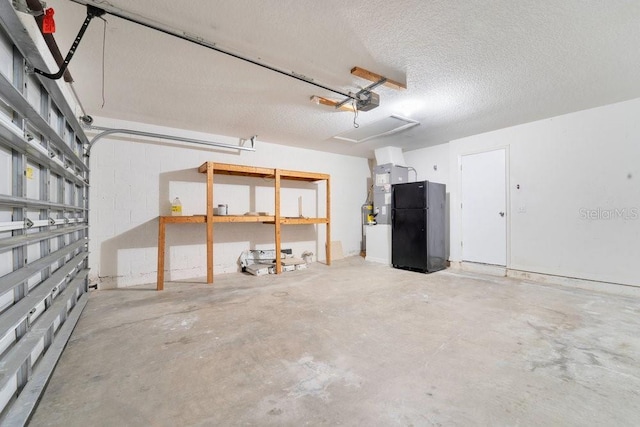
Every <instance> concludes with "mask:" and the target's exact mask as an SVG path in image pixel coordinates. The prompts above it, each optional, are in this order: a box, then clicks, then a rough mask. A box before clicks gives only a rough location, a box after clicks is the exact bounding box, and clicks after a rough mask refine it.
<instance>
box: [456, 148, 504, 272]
mask: <svg viewBox="0 0 640 427" xmlns="http://www.w3.org/2000/svg"><path fill="white" fill-rule="evenodd" d="M509 149H510V146H509V145H496V146H495V147H491V148H482V149H478V150H471V151H464V152H462V153H460V154H459V155H458V165H457V167H458V169H457V171H458V174H459V175H458V176H459V177H460V178H459V179H458V195H459V196H458V199H459V203H458V204H457V206H456V209H457V210H458V213H459V215H458V230H460V262H472V261H465V260H464V259H463V247H462V246H463V244H464V233H463V229H462V215H463V212H462V173H461V172H462V157H464V156H469V155H473V154H483V153H488V152H491V151H498V150H504V174H505V189H504V191H505V207H504V208H505V214H506V216H507V222H506V224H505V227H506V230H505V236H506V240H507V241H506V242H505V250H506V251H507V253H506V261H505V267H504V268H510V267H511V184H510V177H511V170H510V164H511V162H510V158H511V156H510V151H509Z"/></svg>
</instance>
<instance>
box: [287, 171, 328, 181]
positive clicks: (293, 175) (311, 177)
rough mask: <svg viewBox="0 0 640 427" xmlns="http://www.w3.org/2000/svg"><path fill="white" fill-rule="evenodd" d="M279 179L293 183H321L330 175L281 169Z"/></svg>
mask: <svg viewBox="0 0 640 427" xmlns="http://www.w3.org/2000/svg"><path fill="white" fill-rule="evenodd" d="M279 172H280V178H282V179H287V180H293V181H309V182H313V181H323V180H326V179H329V177H330V175H327V174H326V173H314V172H300V171H291V170H284V169H281V170H280V171H279Z"/></svg>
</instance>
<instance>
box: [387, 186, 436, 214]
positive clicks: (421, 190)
mask: <svg viewBox="0 0 640 427" xmlns="http://www.w3.org/2000/svg"><path fill="white" fill-rule="evenodd" d="M427 184H428V183H427V182H426V181H422V182H411V183H409V184H396V185H394V186H393V201H392V207H394V208H396V209H423V208H426V207H427Z"/></svg>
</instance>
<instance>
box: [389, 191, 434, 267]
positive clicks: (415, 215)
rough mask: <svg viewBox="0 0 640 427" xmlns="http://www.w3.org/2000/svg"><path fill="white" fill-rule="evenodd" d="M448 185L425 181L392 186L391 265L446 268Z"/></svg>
mask: <svg viewBox="0 0 640 427" xmlns="http://www.w3.org/2000/svg"><path fill="white" fill-rule="evenodd" d="M445 201H446V187H445V185H444V184H438V183H435V182H429V181H421V182H410V183H406V184H395V185H393V186H392V188H391V264H392V265H393V266H394V267H395V268H402V269H406V270H413V271H420V272H422V273H431V272H434V271H438V270H442V269H444V268H446V249H445V243H444V242H445V228H446V219H445V218H446V217H445Z"/></svg>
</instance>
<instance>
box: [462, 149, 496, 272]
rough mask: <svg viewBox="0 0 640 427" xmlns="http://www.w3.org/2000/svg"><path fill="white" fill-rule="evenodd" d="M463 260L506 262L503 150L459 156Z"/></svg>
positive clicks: (486, 262)
mask: <svg viewBox="0 0 640 427" xmlns="http://www.w3.org/2000/svg"><path fill="white" fill-rule="evenodd" d="M461 168H462V170H461V182H462V259H463V261H471V262H480V263H484V264H493V265H506V264H507V211H506V205H507V203H506V201H507V196H506V153H505V150H504V149H500V150H494V151H487V152H485V153H479V154H469V155H466V156H462V163H461Z"/></svg>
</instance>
